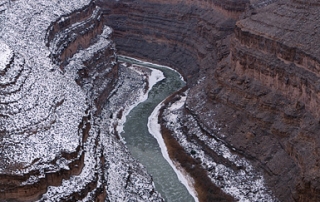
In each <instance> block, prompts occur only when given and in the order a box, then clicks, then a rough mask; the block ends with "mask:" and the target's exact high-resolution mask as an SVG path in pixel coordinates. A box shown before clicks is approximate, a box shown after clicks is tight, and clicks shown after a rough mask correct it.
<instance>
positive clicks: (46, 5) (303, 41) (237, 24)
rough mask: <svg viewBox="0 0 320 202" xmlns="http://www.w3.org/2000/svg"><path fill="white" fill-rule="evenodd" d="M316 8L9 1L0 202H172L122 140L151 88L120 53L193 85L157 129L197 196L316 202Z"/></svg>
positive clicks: (142, 0)
mask: <svg viewBox="0 0 320 202" xmlns="http://www.w3.org/2000/svg"><path fill="white" fill-rule="evenodd" d="M319 11H320V4H319V3H318V2H317V1H316V0H312V1H304V0H250V1H249V0H241V1H238V0H227V1H222V0H209V1H200V0H197V1H192V0H186V1H179V0H170V1H169V0H163V1H157V0H135V1H134V0H120V1H113V0H108V1H107V0H96V1H90V0H81V1H58V2H57V1H52V2H48V1H42V0H37V1H10V2H8V1H0V21H1V27H0V32H1V35H0V36H1V38H0V52H1V54H0V56H1V57H0V154H1V155H0V200H16V201H34V200H39V201H48V200H53V201H75V200H82V201H125V200H141V201H162V198H161V196H160V195H159V194H158V193H157V192H156V191H155V190H154V186H153V184H152V178H151V176H149V175H148V174H147V172H146V171H145V169H144V167H143V166H142V165H141V164H139V163H138V162H136V161H135V160H134V159H133V158H132V157H131V156H130V154H129V152H128V151H127V149H126V148H125V146H124V145H123V143H122V142H120V141H119V138H118V135H117V130H116V129H117V128H118V124H119V123H120V122H121V121H120V119H121V118H122V117H121V116H122V114H123V113H124V112H125V111H126V110H127V108H128V106H129V105H131V104H134V103H136V102H137V97H135V96H136V95H140V94H141V93H142V91H144V88H145V87H146V86H145V85H146V84H145V83H144V80H145V78H143V76H141V75H139V74H137V73H136V72H135V71H133V70H130V69H128V68H125V67H124V66H121V65H119V64H118V63H117V59H116V53H117V52H119V53H122V54H126V55H129V56H134V57H138V58H142V59H145V60H149V61H153V62H157V63H161V64H164V65H168V66H171V67H173V68H175V69H177V70H178V71H179V72H180V73H181V74H182V75H183V76H184V77H185V79H186V80H187V84H188V86H187V88H186V89H183V90H181V91H180V92H178V93H176V94H175V95H173V96H171V97H169V98H168V99H167V100H166V102H165V103H164V105H163V107H162V109H161V113H160V114H161V116H160V117H159V122H160V123H161V130H162V132H163V137H164V139H165V141H166V144H167V146H168V150H169V155H170V157H171V158H172V159H173V160H174V161H175V162H176V163H177V165H179V166H180V167H181V168H183V170H184V171H185V172H187V173H188V174H189V175H190V176H191V177H192V178H193V180H194V186H195V189H196V191H197V193H198V197H199V200H200V201H216V200H219V201H236V200H240V201H319V200H320V198H319V197H320V195H319V193H320V190H319V189H320V184H319V182H320V181H319V177H320V172H319V171H320V169H319V154H318V150H319V145H320V142H319V141H320V140H319V138H318V133H319V132H318V131H319V129H320V125H319V115H320V111H319V109H318V104H319V101H320V100H319V99H320V98H319V86H320V85H319V81H318V80H319V78H318V76H319V71H320V61H319V60H320V59H319V57H320V56H319V50H320V49H319V47H318V46H319V45H318V43H317V42H318V41H319V35H318V31H319V26H318V24H319V23H318V22H319V19H318V13H319ZM110 27H111V28H112V29H113V30H114V31H112V29H111V28H110ZM111 38H112V40H111ZM116 47H117V51H116ZM142 75H143V74H142ZM177 106H178V107H177Z"/></svg>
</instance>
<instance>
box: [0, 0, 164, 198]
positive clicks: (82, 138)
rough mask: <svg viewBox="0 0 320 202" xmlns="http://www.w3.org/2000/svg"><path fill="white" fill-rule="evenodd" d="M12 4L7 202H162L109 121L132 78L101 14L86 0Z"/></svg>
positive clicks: (7, 39)
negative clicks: (116, 95)
mask: <svg viewBox="0 0 320 202" xmlns="http://www.w3.org/2000/svg"><path fill="white" fill-rule="evenodd" d="M3 5H5V6H6V7H5V10H4V11H3V13H1V14H3V16H4V20H3V21H2V23H4V25H3V26H2V27H1V28H2V29H1V40H0V49H1V57H0V65H1V67H0V75H1V76H0V134H1V143H0V153H1V157H0V200H1V201H2V200H5V201H6V200H13V201H35V200H39V201H48V200H50V201H75V200H81V201H117V200H120V201H121V200H123V199H130V198H131V199H132V198H141V199H142V200H144V201H162V198H161V196H160V195H159V194H158V193H157V192H156V191H155V190H154V185H153V184H152V178H151V176H149V175H148V174H147V172H146V171H145V169H144V168H143V166H142V165H141V164H139V163H138V162H136V161H135V160H134V159H133V158H132V157H130V154H129V152H128V151H127V149H126V148H125V146H124V145H123V143H122V142H120V140H118V139H117V136H116V135H115V134H114V133H115V131H111V130H108V128H109V127H110V126H109V125H102V124H100V122H102V121H104V119H108V118H109V117H104V116H103V115H101V112H102V110H103V109H104V107H105V103H106V101H107V98H109V97H111V92H112V91H115V90H117V89H116V88H120V87H119V84H118V83H119V82H118V78H122V81H121V82H120V83H123V82H124V81H123V79H124V78H123V77H124V76H122V77H120V76H119V72H121V71H120V69H119V66H118V63H117V58H116V51H115V45H114V43H113V42H112V40H111V39H110V36H111V35H112V29H111V28H110V27H107V26H105V25H104V24H103V23H102V21H101V20H100V19H101V16H102V12H101V9H100V8H99V7H98V6H96V5H95V4H94V2H92V1H86V0H83V1H73V2H72V1H59V2H47V1H14V2H11V3H10V2H9V3H8V2H5V4H3ZM130 73H131V74H132V75H131V76H132V77H134V76H135V74H134V73H132V72H130ZM122 74H124V73H123V72H122ZM127 77H128V78H129V77H130V75H129V76H127ZM136 77H137V76H136ZM135 79H136V80H137V81H139V79H140V80H143V78H135ZM141 88H144V86H141ZM119 91H120V90H119ZM109 111H110V110H109ZM111 128H112V124H111ZM114 151H117V153H116V154H113V152H114ZM111 154H112V155H111ZM137 179H139V181H140V183H137V184H136V183H131V182H132V181H136V180H137ZM142 193H143V194H142Z"/></svg>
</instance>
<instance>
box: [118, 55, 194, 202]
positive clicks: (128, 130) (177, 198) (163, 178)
mask: <svg viewBox="0 0 320 202" xmlns="http://www.w3.org/2000/svg"><path fill="white" fill-rule="evenodd" d="M119 61H123V62H129V63H132V64H138V65H141V66H145V67H150V68H154V69H158V70H160V71H162V72H163V74H164V76H165V77H166V78H165V79H164V80H162V81H160V82H158V83H157V84H155V85H154V86H153V88H152V89H151V91H150V92H149V96H148V99H147V100H146V101H144V102H142V103H140V104H139V105H138V106H136V107H135V108H134V109H133V110H132V111H131V112H130V113H129V114H128V116H127V120H126V123H125V124H124V132H123V133H122V134H121V136H122V137H123V138H124V139H125V142H126V145H127V147H128V148H129V150H130V152H131V153H132V155H133V156H134V157H135V158H136V159H138V160H139V161H140V162H141V163H142V164H143V165H144V166H145V167H146V168H147V170H148V172H149V173H150V174H151V175H152V177H153V180H154V183H155V186H156V190H157V191H158V192H160V193H161V196H162V197H163V198H165V200H166V201H168V202H191V201H194V199H193V197H192V196H191V195H190V193H189V192H188V190H187V189H186V187H185V186H184V185H183V184H182V183H181V182H180V181H179V179H178V177H177V175H176V173H175V172H174V170H173V169H172V167H171V166H170V165H169V164H168V162H167V161H166V160H165V159H164V157H163V156H162V153H161V150H160V147H159V145H158V142H157V140H156V139H155V138H154V137H153V136H152V135H151V134H150V133H149V131H148V126H147V124H148V117H149V116H150V114H151V113H152V111H153V110H154V108H155V107H156V106H157V105H158V104H159V103H160V102H161V101H163V100H164V99H165V98H166V97H168V96H169V95H170V94H172V93H173V92H175V91H177V90H179V89H180V88H182V87H183V86H184V85H185V82H184V81H183V80H181V77H180V75H179V74H178V73H177V72H176V71H173V70H171V69H168V68H165V67H164V66H160V65H153V64H146V63H143V62H141V61H138V60H135V59H132V58H127V57H123V56H119Z"/></svg>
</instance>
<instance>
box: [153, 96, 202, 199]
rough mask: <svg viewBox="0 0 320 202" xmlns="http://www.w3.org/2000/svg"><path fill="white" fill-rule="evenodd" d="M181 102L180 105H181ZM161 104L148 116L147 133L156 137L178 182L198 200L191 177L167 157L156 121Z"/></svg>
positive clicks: (182, 102) (182, 101)
mask: <svg viewBox="0 0 320 202" xmlns="http://www.w3.org/2000/svg"><path fill="white" fill-rule="evenodd" d="M184 101H185V99H184V100H181V101H180V102H179V103H178V104H177V105H176V106H174V107H179V106H180V107H181V106H182V105H183V104H184ZM181 104H182V105H181ZM162 106H163V103H160V104H159V105H158V106H157V107H156V108H155V109H154V110H153V112H152V113H151V115H150V117H149V118H148V130H149V133H150V134H152V135H153V136H154V138H156V140H157V142H158V144H159V146H160V149H161V153H162V155H163V157H164V158H165V159H166V160H167V162H168V163H169V164H170V166H171V167H172V168H173V170H174V171H175V173H176V174H177V176H178V179H179V180H180V182H181V183H182V184H183V185H184V186H185V187H186V188H187V190H188V192H189V193H190V194H191V196H192V197H193V198H194V200H195V201H199V200H198V197H197V193H196V191H195V189H194V188H193V183H192V180H191V177H188V176H187V175H186V174H183V171H182V169H181V170H180V169H177V167H176V166H175V164H176V163H174V162H173V161H172V160H171V158H170V157H169V154H168V150H167V147H166V144H165V143H164V140H163V138H162V134H161V127H160V124H159V123H158V117H159V111H160V109H161V107H162Z"/></svg>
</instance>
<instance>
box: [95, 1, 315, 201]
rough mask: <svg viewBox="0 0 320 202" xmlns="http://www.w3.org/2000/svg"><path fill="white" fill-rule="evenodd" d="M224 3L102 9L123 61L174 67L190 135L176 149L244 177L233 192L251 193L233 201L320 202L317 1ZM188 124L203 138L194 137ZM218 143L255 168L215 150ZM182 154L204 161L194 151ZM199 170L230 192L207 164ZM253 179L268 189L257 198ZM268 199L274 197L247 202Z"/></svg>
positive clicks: (127, 5)
mask: <svg viewBox="0 0 320 202" xmlns="http://www.w3.org/2000/svg"><path fill="white" fill-rule="evenodd" d="M220 3H221V5H220V6H219V4H217V3H214V2H211V1H209V2H208V1H206V2H203V1H192V2H191V1H184V2H181V1H170V2H168V1H162V2H157V1H153V0H140V1H119V2H102V1H98V4H101V7H102V8H103V9H104V10H105V15H104V17H105V21H106V23H107V24H108V25H111V26H112V27H113V28H114V29H115V34H114V37H115V39H114V40H115V41H116V44H117V47H118V48H119V51H120V52H121V53H125V54H128V55H131V56H134V57H139V58H144V59H146V60H152V61H157V62H159V63H162V64H165V65H169V66H172V67H174V68H176V69H177V70H179V71H180V72H181V73H182V75H183V76H184V77H185V78H186V79H187V82H188V86H189V87H190V91H189V93H188V96H187V99H186V106H185V109H184V110H183V113H184V115H182V117H184V118H181V119H180V121H182V122H183V123H184V125H183V124H182V126H180V127H181V128H182V129H183V128H184V130H182V129H181V130H182V131H184V133H185V135H184V136H181V137H180V136H179V138H177V136H176V140H178V142H179V140H180V139H183V140H185V139H186V140H188V141H190V142H191V143H193V144H194V145H196V146H195V147H199V151H201V150H203V151H204V153H205V155H207V156H209V158H211V160H210V161H213V162H215V163H216V164H217V163H218V164H221V165H224V166H226V167H228V169H231V170H230V172H229V173H232V172H234V173H238V174H241V172H243V171H244V172H246V174H247V175H248V176H247V177H243V178H236V179H239V181H238V182H235V183H234V184H238V185H239V186H238V187H241V185H245V187H243V189H242V191H240V192H242V193H232V192H229V193H230V194H232V195H233V196H234V197H235V198H241V196H244V198H242V199H241V200H249V201H250V200H274V201H276V200H280V201H318V200H319V198H318V197H319V194H318V193H319V190H318V189H319V188H318V187H319V185H318V182H319V179H318V174H319V172H318V171H319V169H318V163H317V162H318V160H317V159H318V157H317V156H318V155H317V148H318V146H317V145H319V143H318V138H317V131H318V128H319V127H318V120H319V118H318V117H319V112H318V109H317V106H318V97H317V94H318V76H317V75H318V70H317V69H318V66H319V62H318V60H319V59H318V55H319V54H318V50H319V49H318V47H317V43H316V42H317V41H318V35H317V34H316V33H317V30H318V28H317V25H316V23H317V22H318V20H317V17H316V13H317V12H318V5H317V2H316V1H310V2H304V1H296V0H292V1H287V0H283V1H282V0H278V1H277V0H275V1H273V0H271V1H270V0H258V1H255V0H252V1H250V2H249V1H248V2H245V3H244V2H239V4H237V3H236V2H233V5H232V6H230V5H228V6H223V2H220ZM235 4H237V5H235ZM246 4H247V6H248V7H247V9H238V6H241V5H243V6H244V7H243V8H245V5H246ZM204 5H206V6H204ZM232 8H234V10H233V9H232ZM227 11H228V12H227ZM229 11H234V12H237V11H240V14H239V13H238V15H233V14H232V13H230V12H229ZM243 11H244V12H243ZM241 12H242V14H241ZM237 16H238V17H239V19H240V18H241V19H242V20H239V21H237V20H235V19H236V18H235V17H237ZM190 117H191V118H190ZM168 121H169V120H165V122H168ZM191 124H195V125H194V127H195V128H197V127H198V128H199V131H195V132H194V133H193V132H190V131H192V128H188V127H189V126H190V125H191ZM167 129H168V127H167ZM169 129H170V127H169ZM170 130H171V131H172V132H173V131H175V130H176V129H175V128H171V129H170ZM198 133H200V134H203V135H200V136H199V137H198V136H197V134H198ZM172 136H173V137H174V136H175V135H174V134H173V135H172ZM203 136H207V137H206V138H207V139H206V140H202V139H201V138H204V137H203ZM208 138H209V139H208ZM214 141H218V144H221V145H224V147H226V148H228V151H229V152H231V154H232V155H236V156H237V157H236V159H238V158H239V159H245V160H246V162H249V164H250V166H249V164H246V165H240V164H238V163H237V161H236V160H235V159H234V158H233V157H232V158H231V159H232V160H230V159H228V156H224V155H225V154H224V153H223V152H222V153H220V152H219V151H218V150H215V146H214V145H211V142H214ZM191 143H190V144H191ZM180 145H183V144H182V143H180ZM182 147H183V148H184V151H182V152H183V153H187V154H188V153H189V154H188V155H189V157H191V158H193V159H197V158H199V156H198V155H196V154H194V152H196V151H195V150H194V151H193V152H192V151H191V149H190V148H192V147H188V146H182ZM176 151H177V150H175V151H174V152H176ZM174 152H173V154H174ZM196 153H197V152H196ZM173 156H174V155H173ZM178 159H179V158H178V157H177V158H176V160H178ZM189 160H190V159H189ZM190 161H191V162H192V161H193V160H190ZM204 161H206V160H204ZM196 162H198V164H199V165H202V167H203V168H204V170H206V171H205V172H207V174H208V175H209V177H210V178H211V180H212V182H214V183H216V184H218V186H219V187H220V188H221V189H222V190H224V191H226V192H228V190H227V189H228V188H227V187H226V184H225V183H224V182H223V181H225V180H224V179H223V178H221V177H220V178H219V176H215V174H216V173H212V172H213V170H212V168H210V166H207V165H204V164H207V162H206V163H204V162H203V161H201V160H200V163H199V161H197V160H196ZM181 163H182V164H183V162H181ZM196 164H197V163H196ZM196 164H195V165H196ZM198 164H197V165H198ZM187 167H188V166H187ZM247 169H249V170H250V171H248V170H247ZM211 174H212V175H213V176H210V175H211ZM250 177H252V178H254V179H259V178H260V177H262V178H261V179H264V184H265V185H264V186H262V187H263V188H261V189H259V191H258V192H256V190H255V188H253V187H255V185H254V180H252V179H250ZM226 181H228V180H226ZM262 181H263V180H262ZM252 183H253V184H252ZM250 184H252V185H250ZM250 186H251V188H249V187H250ZM265 186H266V187H267V188H265ZM257 187H259V186H257ZM268 187H269V188H268ZM250 190H251V191H252V192H251V191H250ZM263 190H264V191H265V193H266V195H264V194H262V195H264V196H267V198H265V199H262V198H255V199H254V198H250V196H254V194H255V193H262V192H264V191H263ZM270 190H272V192H273V193H271V192H270ZM261 191H262V192H261ZM273 196H274V197H273ZM268 197H270V198H268ZM204 200H205V199H204ZM225 200H228V199H226V198H225Z"/></svg>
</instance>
